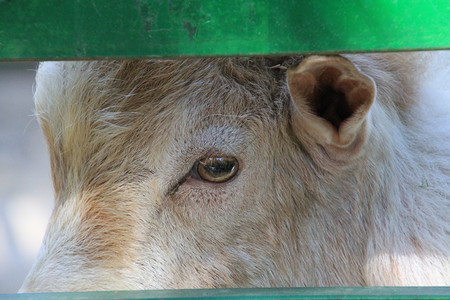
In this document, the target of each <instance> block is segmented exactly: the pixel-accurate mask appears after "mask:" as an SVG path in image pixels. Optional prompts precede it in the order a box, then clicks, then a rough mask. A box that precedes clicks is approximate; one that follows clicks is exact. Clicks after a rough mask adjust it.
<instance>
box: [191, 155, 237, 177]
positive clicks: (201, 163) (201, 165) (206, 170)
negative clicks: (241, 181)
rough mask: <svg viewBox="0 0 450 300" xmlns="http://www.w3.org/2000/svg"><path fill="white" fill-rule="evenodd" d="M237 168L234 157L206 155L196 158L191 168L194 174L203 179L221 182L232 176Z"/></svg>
mask: <svg viewBox="0 0 450 300" xmlns="http://www.w3.org/2000/svg"><path fill="white" fill-rule="evenodd" d="M238 170H239V163H238V161H237V159H236V158H234V157H208V158H203V159H200V160H198V161H197V162H196V163H195V165H194V168H193V171H194V172H195V175H197V176H198V177H199V178H201V179H202V180H204V181H208V182H212V183H222V182H226V181H228V180H230V179H231V178H233V177H234V176H235V175H236V173H237V171H238Z"/></svg>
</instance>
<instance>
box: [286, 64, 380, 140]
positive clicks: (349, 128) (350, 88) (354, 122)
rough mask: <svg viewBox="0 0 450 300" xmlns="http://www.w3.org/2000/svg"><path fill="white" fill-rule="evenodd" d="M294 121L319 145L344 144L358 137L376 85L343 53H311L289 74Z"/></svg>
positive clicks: (296, 129) (292, 120)
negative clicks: (324, 54)
mask: <svg viewBox="0 0 450 300" xmlns="http://www.w3.org/2000/svg"><path fill="white" fill-rule="evenodd" d="M287 81H288V87H289V92H290V95H291V98H292V103H291V104H292V107H291V124H292V127H293V129H294V132H295V133H296V134H303V133H306V134H309V135H310V136H311V137H312V138H313V139H315V140H316V142H318V143H320V144H324V145H326V144H330V145H335V146H340V147H345V146H348V145H350V144H352V142H353V141H354V140H355V139H356V138H357V136H358V134H359V133H361V131H362V128H363V126H362V124H363V123H364V121H365V118H366V115H367V113H368V111H369V109H370V107H371V105H372V103H373V101H374V98H375V85H374V83H373V81H372V80H371V79H370V78H368V77H367V76H365V75H363V74H362V73H361V72H360V71H359V70H358V69H357V68H356V67H355V66H354V65H353V64H352V63H351V62H350V61H348V60H347V59H345V58H343V57H340V56H310V57H308V58H306V59H305V60H304V61H302V62H301V63H300V65H298V66H297V67H294V68H291V69H289V70H288V73H287Z"/></svg>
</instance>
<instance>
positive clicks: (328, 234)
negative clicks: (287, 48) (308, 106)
mask: <svg viewBox="0 0 450 300" xmlns="http://www.w3.org/2000/svg"><path fill="white" fill-rule="evenodd" d="M449 57H450V56H449V54H448V52H436V53H431V54H429V53H399V54H366V55H346V58H347V59H349V60H350V61H351V62H353V63H354V64H355V65H356V67H357V68H358V69H359V70H360V71H361V72H362V73H363V74H365V75H366V76H368V77H369V78H371V79H372V80H373V81H374V82H375V85H376V95H377V96H376V99H375V102H374V104H373V105H372V107H371V108H370V111H369V112H368V115H367V117H366V119H365V121H364V124H365V125H364V126H363V129H361V130H360V131H361V132H360V135H361V139H362V141H363V143H362V144H361V145H362V146H361V148H358V149H357V150H355V149H353V150H352V151H348V150H346V148H342V149H340V150H339V151H338V152H333V151H334V150H333V149H334V148H333V147H332V146H330V145H328V144H327V143H322V142H319V141H317V140H316V139H315V138H314V135H312V136H311V135H309V136H308V135H301V134H300V133H299V132H291V131H292V126H291V124H292V122H293V120H291V119H290V118H291V117H292V116H294V114H292V111H291V110H292V102H291V101H293V100H292V99H291V97H290V95H289V91H288V88H287V84H286V81H285V79H284V74H283V71H282V70H281V71H279V72H281V73H277V72H278V71H274V70H273V68H268V67H267V66H266V64H265V60H263V59H262V58H250V59H242V58H241V59H238V58H221V59H218V58H217V59H184V60H166V61H165V60H150V61H100V62H47V63H42V64H41V65H40V67H39V72H38V75H37V79H36V81H37V89H36V95H35V97H36V112H37V115H38V117H39V120H40V122H41V125H42V128H43V131H44V133H45V135H46V138H47V140H48V145H49V151H50V155H51V163H52V172H53V181H54V185H55V195H56V201H55V209H54V212H53V216H52V218H51V220H50V223H49V227H48V229H47V233H46V236H45V239H44V242H43V245H42V249H41V252H40V255H39V257H38V260H37V262H36V264H35V266H34V267H33V269H32V270H31V272H30V274H29V275H28V277H27V279H26V281H25V282H24V285H23V287H22V289H21V291H23V292H31V291H73V290H118V289H155V288H158V289H159V288H200V287H203V288H211V287H250V286H261V287H263V286H264V287H268V286H338V285H449V284H450V246H449V245H450V222H449V221H450V220H449V218H450V217H449V216H450V201H449V200H450V199H449V198H450V187H449V183H450V97H449V95H450V89H449V87H448V82H449V79H450V74H449V65H450V64H449ZM444 61H445V62H444ZM280 74H281V75H280ZM298 126H300V128H301V124H300V125H298ZM305 128H306V126H305ZM208 156H234V157H237V158H238V160H239V162H240V173H239V174H238V176H237V177H236V178H235V179H234V180H232V181H230V182H229V183H225V184H218V185H214V184H211V183H205V182H203V181H201V180H198V179H195V178H191V177H188V178H187V180H186V181H181V179H182V178H184V177H185V175H186V174H188V173H189V170H190V169H191V168H192V165H193V164H194V163H195V161H196V160H198V159H201V158H203V157H208ZM178 182H181V185H180V186H179V187H178V189H177V190H176V189H174V187H176V186H177V183H178ZM173 191H176V192H173Z"/></svg>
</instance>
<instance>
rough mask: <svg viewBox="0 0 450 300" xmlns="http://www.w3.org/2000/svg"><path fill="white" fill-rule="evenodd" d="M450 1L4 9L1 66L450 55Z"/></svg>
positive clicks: (103, 1) (234, 0)
mask: <svg viewBox="0 0 450 300" xmlns="http://www.w3.org/2000/svg"><path fill="white" fill-rule="evenodd" d="M449 20H450V1H449V0H351V1H349V0H208V1H203V0H190V1H189V0H171V1H168V0H167V1H164V0H158V1H152V0H133V1H131V0H116V1H110V0H78V1H65V0H45V1H42V0H0V60H21V59H35V60H43V59H73V58H75V59H77V58H78V59H80V58H108V57H124V58H127V57H128V58H130V57H154V56H162V57H167V56H185V55H188V56H192V55H202V56H205V55H207V56H210V55H211V56H216V55H261V54H264V55H270V54H277V55H280V54H290V53H307V52H355V51H396V50H417V49H444V48H450V25H449V24H450V21H449Z"/></svg>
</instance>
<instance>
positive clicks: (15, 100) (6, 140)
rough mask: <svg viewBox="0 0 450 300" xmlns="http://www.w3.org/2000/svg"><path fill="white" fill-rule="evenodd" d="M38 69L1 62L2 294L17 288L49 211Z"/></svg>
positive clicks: (50, 194)
mask: <svg viewBox="0 0 450 300" xmlns="http://www.w3.org/2000/svg"><path fill="white" fill-rule="evenodd" d="M36 68H37V63H31V62H0V294H1V293H15V292H17V290H18V289H19V288H20V286H21V284H22V281H23V280H24V278H25V276H26V274H27V273H28V271H29V269H30V268H31V265H32V264H33V262H34V259H35V258H36V256H37V252H38V250H39V246H40V243H41V241H42V238H43V236H44V232H45V227H46V224H47V220H48V218H49V217H50V214H51V210H52V206H53V190H52V183H51V176H50V164H49V161H48V155H47V149H46V144H45V141H44V137H43V135H42V133H41V130H40V128H39V125H38V122H37V120H36V117H34V105H33V84H34V76H35V73H36Z"/></svg>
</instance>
